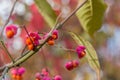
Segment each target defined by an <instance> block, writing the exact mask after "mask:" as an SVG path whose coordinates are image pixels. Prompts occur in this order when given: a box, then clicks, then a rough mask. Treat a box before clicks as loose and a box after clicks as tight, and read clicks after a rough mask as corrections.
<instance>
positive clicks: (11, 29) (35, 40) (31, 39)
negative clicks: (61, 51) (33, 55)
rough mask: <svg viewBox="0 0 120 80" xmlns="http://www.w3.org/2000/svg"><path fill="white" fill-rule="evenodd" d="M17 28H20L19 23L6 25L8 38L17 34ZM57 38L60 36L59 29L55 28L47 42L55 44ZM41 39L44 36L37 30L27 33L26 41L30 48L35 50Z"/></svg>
mask: <svg viewBox="0 0 120 80" xmlns="http://www.w3.org/2000/svg"><path fill="white" fill-rule="evenodd" d="M17 30H18V26H17V25H13V24H12V25H9V26H6V29H5V33H6V36H7V38H9V39H11V38H13V37H14V36H15V35H16V33H17ZM47 35H48V34H46V35H45V36H44V38H46V37H47ZM44 38H43V39H44ZM57 38H58V30H54V31H53V32H52V36H51V37H50V38H49V39H48V41H47V43H48V44H49V45H54V44H55V40H56V39H57ZM41 39H42V38H41V37H40V35H39V34H38V33H37V32H31V33H29V34H27V36H26V39H25V42H26V45H27V47H28V49H29V50H34V48H35V47H36V46H38V45H39V44H40V43H39V40H41Z"/></svg>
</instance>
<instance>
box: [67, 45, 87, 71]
mask: <svg viewBox="0 0 120 80" xmlns="http://www.w3.org/2000/svg"><path fill="white" fill-rule="evenodd" d="M85 49H86V48H85V46H82V45H80V46H78V47H77V48H76V53H77V55H78V58H79V59H81V58H83V57H84V56H85V55H86V52H85ZM78 66H79V61H78V60H73V61H69V62H67V63H66V64H65V67H66V69H67V70H73V69H74V68H76V67H78Z"/></svg>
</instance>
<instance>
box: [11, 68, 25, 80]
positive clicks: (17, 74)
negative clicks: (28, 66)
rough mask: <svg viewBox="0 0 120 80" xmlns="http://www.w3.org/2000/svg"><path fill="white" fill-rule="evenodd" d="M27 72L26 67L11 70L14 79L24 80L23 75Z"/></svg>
mask: <svg viewBox="0 0 120 80" xmlns="http://www.w3.org/2000/svg"><path fill="white" fill-rule="evenodd" d="M24 73H25V68H24V67H17V68H13V69H12V70H11V74H12V79H13V80H22V75H23V74H24Z"/></svg>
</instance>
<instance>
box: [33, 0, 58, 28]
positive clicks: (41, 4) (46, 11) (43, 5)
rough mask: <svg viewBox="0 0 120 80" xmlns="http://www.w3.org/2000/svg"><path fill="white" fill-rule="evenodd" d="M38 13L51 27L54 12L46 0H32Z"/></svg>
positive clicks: (54, 18) (54, 15) (53, 22)
mask: <svg viewBox="0 0 120 80" xmlns="http://www.w3.org/2000/svg"><path fill="white" fill-rule="evenodd" d="M34 1H35V4H36V5H37V7H38V9H39V11H40V13H41V14H42V16H43V18H44V19H45V21H46V22H47V23H48V25H49V26H50V27H53V26H54V24H55V21H56V18H57V16H56V14H55V12H54V11H53V10H52V8H51V6H50V5H49V4H48V2H47V1H46V0H34Z"/></svg>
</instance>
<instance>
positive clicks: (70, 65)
mask: <svg viewBox="0 0 120 80" xmlns="http://www.w3.org/2000/svg"><path fill="white" fill-rule="evenodd" d="M65 67H66V69H67V70H72V69H73V63H72V61H70V62H67V63H66V64H65Z"/></svg>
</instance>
